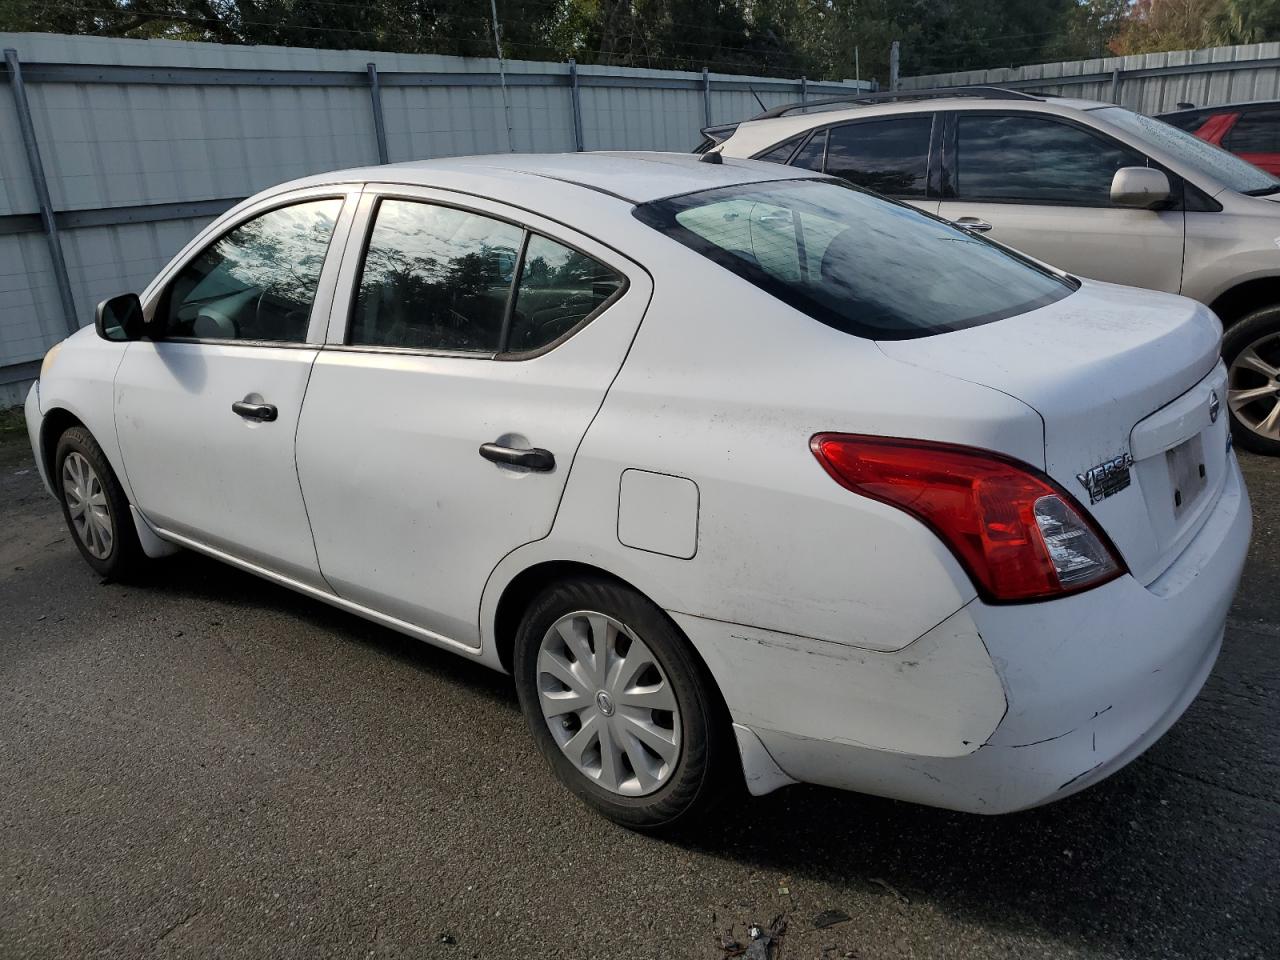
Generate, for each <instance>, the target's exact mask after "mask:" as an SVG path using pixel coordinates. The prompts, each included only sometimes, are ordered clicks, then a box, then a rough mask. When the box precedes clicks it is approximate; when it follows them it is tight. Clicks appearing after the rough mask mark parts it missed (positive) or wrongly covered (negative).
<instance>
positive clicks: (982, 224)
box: [952, 217, 991, 233]
mask: <svg viewBox="0 0 1280 960" xmlns="http://www.w3.org/2000/svg"><path fill="white" fill-rule="evenodd" d="M952 222H953V223H954V224H955V225H956V226H957V227H959V228H960V229H961V230H968V231H970V232H971V233H986V232H987V231H988V230H990V229H991V224H989V223H987V221H985V220H979V219H978V218H977V217H961V218H960V219H959V220H953V221H952Z"/></svg>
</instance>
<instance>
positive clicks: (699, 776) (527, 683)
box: [514, 578, 740, 831]
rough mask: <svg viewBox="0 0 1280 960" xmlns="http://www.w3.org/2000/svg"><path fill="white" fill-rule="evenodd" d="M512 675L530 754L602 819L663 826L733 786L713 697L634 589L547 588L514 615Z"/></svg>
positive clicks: (592, 583) (689, 654) (685, 650)
mask: <svg viewBox="0 0 1280 960" xmlns="http://www.w3.org/2000/svg"><path fill="white" fill-rule="evenodd" d="M514 667H515V677H516V689H517V692H518V693H519V696H520V705H521V707H522V708H523V710H524V714H525V717H526V719H527V720H528V722H529V729H530V730H531V731H532V733H533V737H534V740H535V741H536V742H537V744H538V748H539V749H540V750H541V751H542V754H543V755H544V756H545V757H546V758H547V760H548V761H549V762H550V764H551V766H552V768H553V769H554V770H555V773H556V776H557V777H559V779H560V780H561V782H562V783H564V784H565V785H566V786H567V787H568V788H569V789H570V790H572V791H573V792H574V793H575V794H577V795H578V797H579V798H580V799H582V800H583V801H585V802H586V803H587V804H588V805H590V806H591V807H594V808H595V809H596V810H598V811H600V812H601V813H603V814H604V815H605V816H607V817H609V818H610V819H611V820H614V821H616V822H617V823H620V824H622V825H623V826H626V827H630V828H632V829H635V830H650V831H658V830H665V829H673V828H675V827H677V826H679V825H682V824H684V823H688V822H690V821H692V820H694V819H696V818H697V816H698V815H700V814H702V813H703V812H705V811H706V810H707V809H708V808H709V807H710V806H711V805H712V804H713V803H714V802H715V801H716V800H717V799H718V798H719V797H720V796H721V795H722V794H724V793H725V792H727V791H726V788H727V787H729V786H731V785H732V784H733V783H734V779H733V777H734V776H735V775H736V774H735V772H734V768H733V766H732V763H733V761H734V760H735V750H734V746H733V742H732V737H731V735H730V730H729V720H728V717H727V715H726V711H725V709H724V706H723V703H722V701H721V700H720V698H719V695H718V693H717V692H716V691H715V689H714V686H713V684H712V682H711V680H710V678H709V677H708V676H707V674H706V670H705V668H704V667H703V666H702V664H701V662H700V661H699V660H698V659H697V657H696V656H695V655H694V653H693V651H692V649H691V648H690V647H689V644H688V641H686V640H685V638H684V637H683V636H682V635H681V633H680V631H679V629H678V628H677V627H676V626H675V624H673V623H672V622H671V621H670V619H668V617H667V616H666V614H665V613H663V612H662V610H660V609H659V608H658V607H657V606H655V605H654V604H653V603H652V602H651V601H649V600H648V599H646V598H645V597H643V596H641V595H640V594H639V593H637V592H635V591H634V590H631V589H630V588H628V587H625V586H623V585H621V584H618V583H614V582H612V581H609V580H607V579H604V578H580V579H573V580H569V581H564V582H562V583H559V584H555V585H553V586H551V587H549V588H547V589H546V590H544V591H543V592H542V593H541V594H539V595H538V596H537V597H536V598H535V599H534V601H533V602H532V603H531V604H530V606H529V609H528V610H527V611H526V613H525V616H524V620H523V621H522V623H521V625H520V629H519V633H518V634H517V636H516V644H515V664H514ZM739 779H740V778H739Z"/></svg>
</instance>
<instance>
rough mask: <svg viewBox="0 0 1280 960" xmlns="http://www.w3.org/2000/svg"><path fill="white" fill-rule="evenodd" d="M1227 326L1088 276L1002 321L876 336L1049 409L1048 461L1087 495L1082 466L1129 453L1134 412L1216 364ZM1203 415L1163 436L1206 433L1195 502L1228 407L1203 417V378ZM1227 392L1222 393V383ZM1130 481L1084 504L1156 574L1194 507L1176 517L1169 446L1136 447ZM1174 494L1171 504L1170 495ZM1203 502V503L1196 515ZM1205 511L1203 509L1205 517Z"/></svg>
mask: <svg viewBox="0 0 1280 960" xmlns="http://www.w3.org/2000/svg"><path fill="white" fill-rule="evenodd" d="M1220 336H1221V327H1220V325H1219V323H1218V321H1217V318H1215V317H1214V315H1213V314H1212V313H1211V312H1210V311H1209V310H1208V309H1206V308H1205V307H1203V306H1200V305H1198V304H1196V303H1194V302H1192V301H1190V300H1187V299H1184V298H1182V297H1175V296H1167V295H1162V294H1156V293H1151V292H1147V291H1140V290H1135V289H1132V288H1128V287H1116V286H1112V285H1110V284H1099V283H1096V282H1094V281H1091V280H1086V281H1083V286H1082V287H1081V288H1080V290H1079V291H1077V292H1076V293H1074V294H1073V295H1071V296H1069V297H1065V298H1064V299H1062V300H1059V301H1058V302H1057V303H1053V304H1050V305H1049V306H1047V307H1044V308H1042V309H1040V310H1036V311H1033V312H1031V313H1026V314H1023V315H1021V316H1018V317H1010V318H1009V319H1008V320H1004V321H1002V322H1000V323H993V324H986V325H984V326H979V327H971V328H970V329H968V330H960V331H957V332H955V333H949V334H946V335H944V336H941V337H925V338H921V339H918V340H902V341H898V342H896V343H885V344H882V345H881V349H883V350H884V352H885V353H886V354H887V355H889V356H891V357H893V358H895V359H897V360H902V361H903V362H906V363H911V364H913V365H915V366H918V367H924V368H927V369H929V370H934V371H939V372H946V373H948V374H950V375H952V376H957V377H963V378H965V379H966V380H973V381H975V382H977V383H984V384H987V385H989V386H992V387H995V388H996V389H999V390H1002V391H1004V392H1005V393H1008V394H1010V395H1012V396H1015V397H1018V398H1019V399H1020V400H1023V401H1025V402H1026V403H1027V404H1028V405H1029V406H1031V407H1032V408H1034V409H1035V410H1036V411H1037V412H1038V413H1039V414H1040V415H1041V416H1042V417H1043V418H1044V427H1045V468H1046V472H1047V473H1048V474H1049V475H1050V476H1051V477H1053V478H1054V479H1055V480H1057V481H1058V483H1059V484H1061V485H1062V486H1063V487H1064V488H1065V489H1066V490H1067V491H1069V492H1070V493H1071V494H1073V495H1074V496H1076V497H1078V498H1082V499H1083V500H1084V501H1085V502H1086V503H1087V502H1088V496H1087V493H1086V491H1085V488H1084V487H1083V486H1082V485H1081V483H1080V482H1079V481H1078V480H1077V475H1078V474H1080V473H1083V472H1085V471H1086V470H1088V469H1089V468H1090V467H1093V466H1095V465H1096V464H1099V463H1102V462H1104V461H1106V460H1109V459H1111V458H1113V457H1116V456H1118V455H1121V454H1124V453H1127V452H1129V446H1130V433H1131V432H1132V431H1133V430H1134V428H1135V426H1136V425H1137V424H1138V422H1139V421H1144V422H1147V418H1149V417H1150V415H1151V414H1153V412H1154V411H1156V410H1160V409H1161V408H1162V407H1164V406H1165V405H1166V404H1168V403H1169V402H1170V400H1172V399H1174V398H1176V397H1179V396H1182V395H1184V394H1185V393H1186V392H1187V391H1188V390H1191V389H1192V388H1195V387H1197V384H1200V383H1201V381H1202V380H1204V379H1205V377H1206V375H1213V374H1212V373H1211V372H1212V371H1214V369H1215V365H1216V366H1217V368H1218V370H1219V372H1221V363H1220V362H1219V360H1218V341H1219V337H1220ZM1197 389H1198V390H1200V391H1201V392H1200V393H1199V394H1197V395H1198V396H1199V395H1202V396H1203V397H1204V404H1205V417H1204V420H1203V422H1201V421H1199V420H1194V421H1192V420H1189V421H1186V422H1183V423H1182V424H1181V426H1180V427H1179V426H1176V425H1175V427H1174V429H1175V430H1176V431H1177V432H1176V434H1175V435H1171V436H1169V437H1168V438H1167V439H1169V440H1171V441H1174V442H1176V443H1181V442H1182V441H1184V440H1187V439H1189V438H1191V437H1193V436H1198V435H1199V434H1200V433H1201V431H1202V429H1203V430H1204V431H1206V435H1205V437H1204V453H1205V461H1204V462H1205V466H1206V469H1207V470H1209V471H1210V477H1209V486H1210V489H1209V491H1208V492H1207V493H1206V495H1205V496H1204V497H1203V498H1201V503H1200V507H1201V508H1203V507H1206V506H1207V505H1209V504H1211V503H1212V502H1213V500H1214V488H1215V487H1216V486H1217V485H1219V484H1220V483H1221V480H1222V477H1223V475H1224V473H1225V470H1226V456H1227V453H1226V451H1227V447H1226V434H1225V430H1226V421H1227V418H1226V417H1222V418H1220V424H1218V425H1214V426H1213V427H1212V428H1211V427H1210V424H1209V422H1208V389H1209V388H1208V387H1207V386H1201V387H1198V388H1197ZM1220 396H1225V392H1224V391H1221V390H1220ZM1140 452H1141V448H1139V450H1135V451H1133V456H1134V458H1135V459H1137V460H1138V461H1139V462H1138V463H1137V464H1136V465H1135V467H1134V475H1135V482H1134V483H1133V484H1131V485H1130V486H1129V488H1128V489H1126V490H1122V491H1120V492H1119V493H1117V494H1115V495H1114V496H1111V497H1108V498H1107V499H1105V500H1102V501H1099V502H1098V503H1096V504H1092V505H1090V506H1088V507H1087V509H1088V510H1089V512H1090V513H1091V514H1092V516H1093V517H1094V519H1095V520H1097V521H1098V523H1099V524H1100V525H1101V526H1102V528H1103V529H1104V530H1105V531H1106V532H1107V534H1108V536H1110V537H1111V539H1112V541H1113V542H1114V543H1115V545H1116V547H1117V548H1118V549H1119V550H1120V553H1121V555H1122V556H1123V557H1124V560H1125V562H1126V563H1127V564H1128V565H1129V568H1130V569H1131V570H1132V571H1133V574H1134V576H1136V577H1137V578H1138V579H1139V580H1141V581H1142V582H1144V583H1147V582H1150V581H1151V580H1153V579H1155V578H1156V577H1157V576H1158V575H1159V574H1160V572H1161V571H1163V570H1164V569H1165V568H1166V567H1167V566H1168V565H1169V564H1170V563H1171V562H1172V561H1173V558H1174V557H1176V556H1177V551H1178V547H1179V545H1180V544H1183V545H1185V542H1186V537H1184V536H1183V534H1188V533H1193V532H1194V527H1195V521H1196V519H1197V518H1196V517H1192V516H1190V515H1186V516H1183V517H1181V518H1180V519H1179V521H1178V523H1177V524H1174V522H1173V518H1172V511H1173V498H1172V492H1171V491H1170V492H1169V496H1168V497H1167V498H1166V497H1164V495H1163V494H1164V493H1165V490H1164V487H1160V488H1159V489H1158V490H1157V489H1151V490H1148V489H1146V488H1144V481H1146V482H1148V483H1149V484H1150V485H1151V486H1152V487H1153V488H1154V487H1155V486H1156V485H1157V480H1159V479H1160V478H1161V477H1163V478H1164V480H1165V486H1167V478H1168V472H1167V470H1166V469H1165V466H1164V456H1163V451H1159V452H1157V453H1155V454H1151V453H1148V455H1147V459H1143V458H1142V457H1140V456H1139V454H1140ZM1166 499H1167V501H1168V502H1167V503H1166ZM1199 513H1200V510H1198V511H1197V515H1198V514H1199ZM1201 519H1202V517H1201Z"/></svg>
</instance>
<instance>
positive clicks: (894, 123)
mask: <svg viewBox="0 0 1280 960" xmlns="http://www.w3.org/2000/svg"><path fill="white" fill-rule="evenodd" d="M703 133H704V134H705V135H706V136H707V140H706V141H704V143H703V145H702V147H700V148H699V149H700V150H701V151H718V152H720V153H722V154H723V155H724V156H726V157H751V158H755V159H758V160H771V161H774V162H777V163H785V164H791V165H792V166H800V167H807V168H809V169H812V170H820V171H825V172H826V173H831V174H836V175H838V176H842V177H844V178H846V179H848V180H849V181H851V182H853V183H854V184H857V185H859V186H862V187H866V188H868V189H871V190H875V191H878V192H880V193H882V194H885V195H887V196H890V197H894V198H897V199H899V200H902V201H905V202H907V203H910V204H912V205H913V206H916V207H919V208H920V209H922V210H925V211H927V212H929V213H933V214H936V215H938V216H940V217H944V218H946V219H947V220H952V221H954V222H956V223H957V224H959V225H961V226H963V227H966V228H968V229H969V230H971V231H975V232H982V233H985V234H987V235H988V236H989V237H991V238H992V239H995V240H999V241H1000V242H1001V243H1004V244H1007V245H1008V246H1011V247H1016V248H1017V249H1019V250H1021V251H1023V252H1025V253H1027V254H1029V255H1031V256H1032V257H1035V258H1037V259H1039V260H1042V261H1045V262H1047V263H1051V264H1053V265H1055V266H1057V267H1059V268H1061V269H1063V270H1066V271H1068V272H1070V273H1074V274H1078V275H1080V276H1085V277H1091V278H1094V279H1097V280H1109V281H1113V282H1115V283H1124V284H1129V285H1132V286H1139V287H1149V288H1151V289H1153V290H1166V291H1169V292H1172V293H1181V294H1184V295H1185V296H1188V297H1192V298H1194V299H1196V300H1199V301H1201V302H1202V303H1205V304H1207V305H1209V306H1210V307H1212V308H1213V310H1214V311H1215V312H1217V314H1218V316H1219V317H1221V319H1222V323H1223V326H1224V327H1225V335H1224V338H1223V344H1222V352H1223V356H1224V358H1225V359H1226V361H1227V364H1228V367H1229V369H1230V380H1229V390H1228V404H1229V406H1230V408H1231V412H1232V416H1233V428H1234V433H1235V437H1236V440H1237V441H1238V442H1239V443H1240V445H1241V446H1244V447H1248V448H1249V449H1251V450H1254V451H1257V452H1259V453H1268V454H1273V455H1280V203H1277V201H1280V180H1277V179H1276V178H1274V177H1272V176H1271V175H1270V174H1268V173H1265V172H1263V171H1262V170H1259V169H1258V168H1257V167H1254V166H1252V165H1250V164H1248V163H1246V162H1245V161H1243V160H1241V159H1239V158H1238V157H1235V156H1233V155H1231V154H1229V153H1227V152H1226V151H1224V150H1220V149H1219V148H1217V147H1215V146H1212V145H1210V144H1208V143H1205V142H1204V141H1203V140H1198V139H1196V138H1195V137H1193V136H1191V135H1190V134H1188V133H1184V132H1183V131H1181V130H1179V129H1177V128H1176V127H1173V126H1170V125H1169V124H1166V123H1163V122H1162V121H1159V120H1155V119H1152V118H1151V117H1146V116H1143V115H1141V114H1138V113H1133V112H1132V111H1130V110H1126V109H1124V108H1123V107H1117V106H1114V105H1112V104H1108V103H1097V102H1094V101H1091V100H1070V99H1065V98H1062V97H1053V96H1047V95H1031V94H1027V93H1022V92H1018V91H1013V90H1005V89H1001V88H991V87H986V88H961V89H951V90H945V91H910V92H905V93H896V94H880V95H872V96H868V97H863V98H859V99H858V100H856V101H851V100H848V99H837V100H821V101H810V102H808V103H806V104H794V105H791V106H787V107H779V108H777V109H775V110H771V111H768V112H767V113H763V114H761V115H760V116H758V117H756V118H754V119H752V120H748V121H745V122H743V123H740V124H735V125H729V126H725V127H714V128H712V127H709V128H707V130H705V131H703Z"/></svg>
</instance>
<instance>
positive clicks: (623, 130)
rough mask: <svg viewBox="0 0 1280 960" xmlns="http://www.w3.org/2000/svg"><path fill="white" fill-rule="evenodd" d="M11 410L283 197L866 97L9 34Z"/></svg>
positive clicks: (682, 141)
mask: <svg viewBox="0 0 1280 960" xmlns="http://www.w3.org/2000/svg"><path fill="white" fill-rule="evenodd" d="M0 48H5V49H6V50H7V51H8V52H7V53H6V64H5V70H4V77H5V79H6V80H7V86H8V87H9V88H10V91H9V92H10V93H11V94H12V95H11V96H10V95H5V96H0V402H4V401H5V400H8V401H13V400H15V399H16V398H18V397H19V396H20V394H21V391H22V390H23V389H25V387H24V384H25V382H27V381H29V380H31V379H33V378H34V376H35V374H36V370H37V366H38V362H39V358H40V357H41V356H42V355H43V354H44V351H45V350H46V349H47V348H48V346H49V345H50V344H51V343H53V342H55V341H56V340H59V339H61V338H62V337H64V336H66V334H67V332H68V331H69V330H74V329H76V328H78V327H79V326H81V325H83V324H86V323H88V322H90V321H91V320H92V315H93V307H94V304H96V303H97V302H98V301H99V300H101V299H103V298H104V297H107V296H111V295H113V294H115V293H119V292H121V291H124V290H129V289H135V290H136V289H141V287H142V286H144V285H145V283H146V282H147V281H148V280H149V279H150V278H151V277H152V276H153V275H154V274H155V273H156V272H157V271H158V270H159V268H160V267H161V266H162V265H163V264H164V263H165V262H166V261H167V260H168V259H169V257H171V256H172V255H173V253H174V252H175V251H176V250H177V249H178V248H179V247H181V246H182V244H183V243H185V242H186V240H187V239H189V238H190V237H191V236H192V234H194V233H195V232H196V231H197V230H198V229H200V228H201V227H202V226H204V225H205V224H206V223H208V221H209V220H210V219H211V218H212V217H214V216H216V215H217V214H219V213H221V212H222V211H224V210H226V209H227V208H229V207H230V206H232V205H233V204H234V203H236V202H237V201H239V200H240V199H242V198H244V197H246V196H249V195H251V194H253V193H255V192H257V191H258V190H261V189H263V188H265V187H267V186H270V185H272V184H276V183H279V182H282V181H284V180H289V179H292V178H294V177H300V176H304V175H306V174H308V173H315V172H319V171H324V170H332V169H337V168H342V167H351V166H358V165H364V164H376V163H387V162H395V161H399V160H410V159H423V158H429V157H442V156H457V155H460V154H479V153H501V152H505V151H508V150H516V151H532V152H544V151H572V150H603V149H639V150H680V151H684V150H690V149H692V148H693V146H694V145H695V144H696V143H697V141H698V139H699V138H698V130H699V128H701V127H703V126H706V125H708V124H711V123H718V122H726V121H730V120H739V119H742V118H743V117H746V116H750V115H752V114H754V113H757V112H759V110H760V103H759V102H757V98H758V99H759V101H762V102H763V103H764V104H765V106H766V107H772V106H777V105H779V104H782V103H786V102H789V101H795V100H802V99H805V98H806V97H808V96H811V95H812V96H820V95H831V94H839V93H842V92H847V91H849V90H855V89H860V88H861V89H866V88H868V87H869V85H868V84H867V83H866V82H865V81H864V82H863V83H862V84H861V85H857V84H855V83H854V82H853V81H843V82H840V83H820V82H813V81H808V80H805V79H800V80H783V79H777V78H769V77H742V76H733V75H724V74H714V73H709V72H707V71H706V70H704V71H702V72H701V73H690V72H676V71H661V70H641V69H626V68H616V67H594V66H577V65H575V64H574V63H573V62H569V63H535V62H527V61H506V62H505V64H504V65H503V69H502V70H500V69H499V63H498V61H497V60H491V59H472V58H461V57H444V56H433V55H406V54H383V53H368V52H361V51H334V50H305V49H293V48H285V47H232V46H224V45H220V44H210V43H185V42H178V41H156V40H149V41H144V40H119V39H106V38H98V37H64V36H54V35H49V34H4V33H0Z"/></svg>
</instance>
